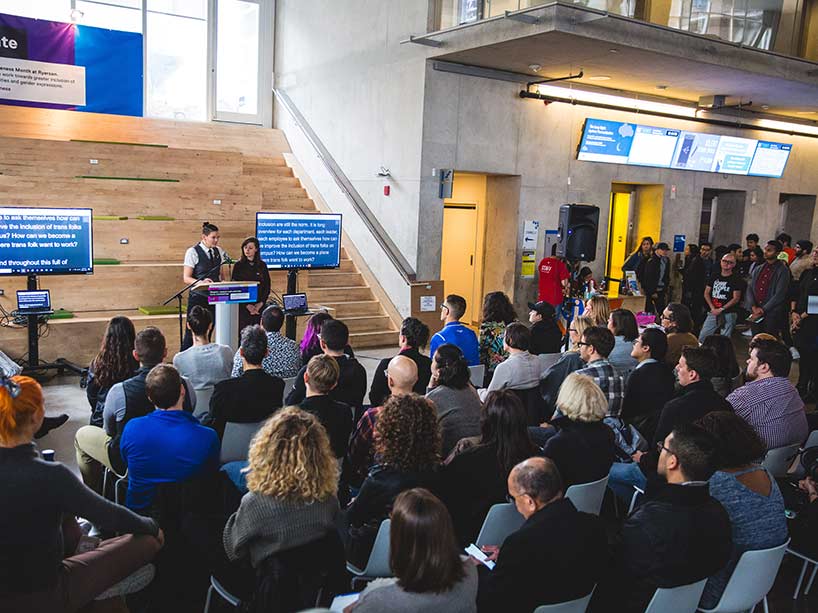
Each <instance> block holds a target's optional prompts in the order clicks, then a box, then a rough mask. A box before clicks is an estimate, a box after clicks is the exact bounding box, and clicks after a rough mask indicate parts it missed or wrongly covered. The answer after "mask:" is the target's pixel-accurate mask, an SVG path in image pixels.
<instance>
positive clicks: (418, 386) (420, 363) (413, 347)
mask: <svg viewBox="0 0 818 613" xmlns="http://www.w3.org/2000/svg"><path fill="white" fill-rule="evenodd" d="M469 332H471V330H469ZM472 334H474V332H472ZM428 340H429V326H427V325H426V324H425V323H423V322H422V321H420V320H419V319H417V318H415V317H407V318H406V319H404V320H403V323H401V326H400V332H399V333H398V343H399V344H400V351H399V352H398V355H403V356H406V357H407V358H410V359H411V360H412V361H413V362H414V363H415V364H417V370H418V380H417V382H416V383H415V390H414V391H415V393H416V394H421V395H423V394H425V393H426V388H427V387H429V379H430V378H431V376H432V360H431V359H430V358H429V357H428V356H425V355H423V354H422V353H421V352H420V351H419V350H420V349H422V348H423V347H425V346H426V343H427V341H428ZM390 361H391V358H384V359H382V360H381V361H380V362H379V363H378V366H377V368H376V369H375V374H374V375H373V376H372V386H371V387H370V388H369V403H370V404H371V405H372V406H373V407H375V406H381V405H382V404H383V403H384V401H385V400H386V399H387V398H388V397H389V386H388V385H387V383H386V367H387V366H388V365H389V362H390Z"/></svg>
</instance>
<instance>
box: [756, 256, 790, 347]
mask: <svg viewBox="0 0 818 613" xmlns="http://www.w3.org/2000/svg"><path fill="white" fill-rule="evenodd" d="M781 249H782V246H781V243H780V242H778V241H768V242H767V245H766V246H765V247H764V262H763V263H762V264H761V265H757V266H756V267H755V268H754V269H753V272H752V276H751V279H750V283H749V284H748V285H747V304H748V305H749V307H750V311H751V313H750V317H748V318H747V321H748V322H750V323H751V324H752V326H753V333H755V334H757V333H759V332H766V333H767V334H772V335H773V336H779V335H780V334H781V332H782V330H783V329H784V326H785V325H786V324H787V292H788V290H789V286H790V269H789V268H788V267H787V264H786V263H785V262H783V261H782V260H780V259H779V257H778V255H779V254H780V253H781Z"/></svg>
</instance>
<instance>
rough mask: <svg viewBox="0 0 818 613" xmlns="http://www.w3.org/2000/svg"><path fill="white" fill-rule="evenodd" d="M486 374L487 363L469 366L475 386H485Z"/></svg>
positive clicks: (470, 377)
mask: <svg viewBox="0 0 818 613" xmlns="http://www.w3.org/2000/svg"><path fill="white" fill-rule="evenodd" d="M485 376H486V365H485V364H478V365H477V366H469V380H470V381H471V384H472V385H473V386H474V387H477V388H481V387H483V380H484V378H485Z"/></svg>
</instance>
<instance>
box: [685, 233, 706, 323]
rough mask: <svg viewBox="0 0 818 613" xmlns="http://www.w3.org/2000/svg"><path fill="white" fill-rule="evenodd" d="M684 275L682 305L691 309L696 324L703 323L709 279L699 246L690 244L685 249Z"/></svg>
mask: <svg viewBox="0 0 818 613" xmlns="http://www.w3.org/2000/svg"><path fill="white" fill-rule="evenodd" d="M680 272H681V273H682V304H685V305H687V308H689V309H690V315H691V317H692V318H693V322H694V323H698V322H700V321H701V318H702V317H703V315H704V313H703V311H704V286H705V283H706V282H707V277H706V275H705V270H704V261H703V260H702V259H701V257H700V256H699V246H698V245H696V244H694V243H690V244H688V245H687V247H686V248H685V262H684V267H683V268H682V270H681V271H680Z"/></svg>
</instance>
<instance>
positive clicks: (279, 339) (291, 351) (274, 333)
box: [232, 304, 302, 404]
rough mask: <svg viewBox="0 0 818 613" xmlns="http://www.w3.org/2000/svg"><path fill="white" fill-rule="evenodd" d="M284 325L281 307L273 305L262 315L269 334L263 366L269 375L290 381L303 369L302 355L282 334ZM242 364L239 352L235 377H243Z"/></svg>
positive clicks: (237, 353) (235, 358)
mask: <svg viewBox="0 0 818 613" xmlns="http://www.w3.org/2000/svg"><path fill="white" fill-rule="evenodd" d="M283 325H284V311H282V310H281V307H279V306H276V305H274V304H271V305H270V306H268V307H267V308H266V309H264V311H263V312H262V313H261V327H262V328H263V329H264V332H266V333H267V355H266V356H264V361H263V362H262V364H261V365H262V367H263V368H264V371H265V372H266V373H267V374H269V375H272V376H274V377H279V378H281V379H289V378H290V377H295V376H296V375H297V374H298V371H299V369H301V367H302V366H301V353H300V352H299V350H298V345H297V344H296V342H295V341H294V340H291V339H289V338H287V337H286V336H284V335H283V334H281V327H282V326H283ZM242 364H243V362H242V359H241V355H239V352H238V351H237V352H236V354H235V355H234V356H233V372H232V375H233V376H234V377H240V376H241V373H242V372H243V371H242ZM288 404H290V403H288Z"/></svg>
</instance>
